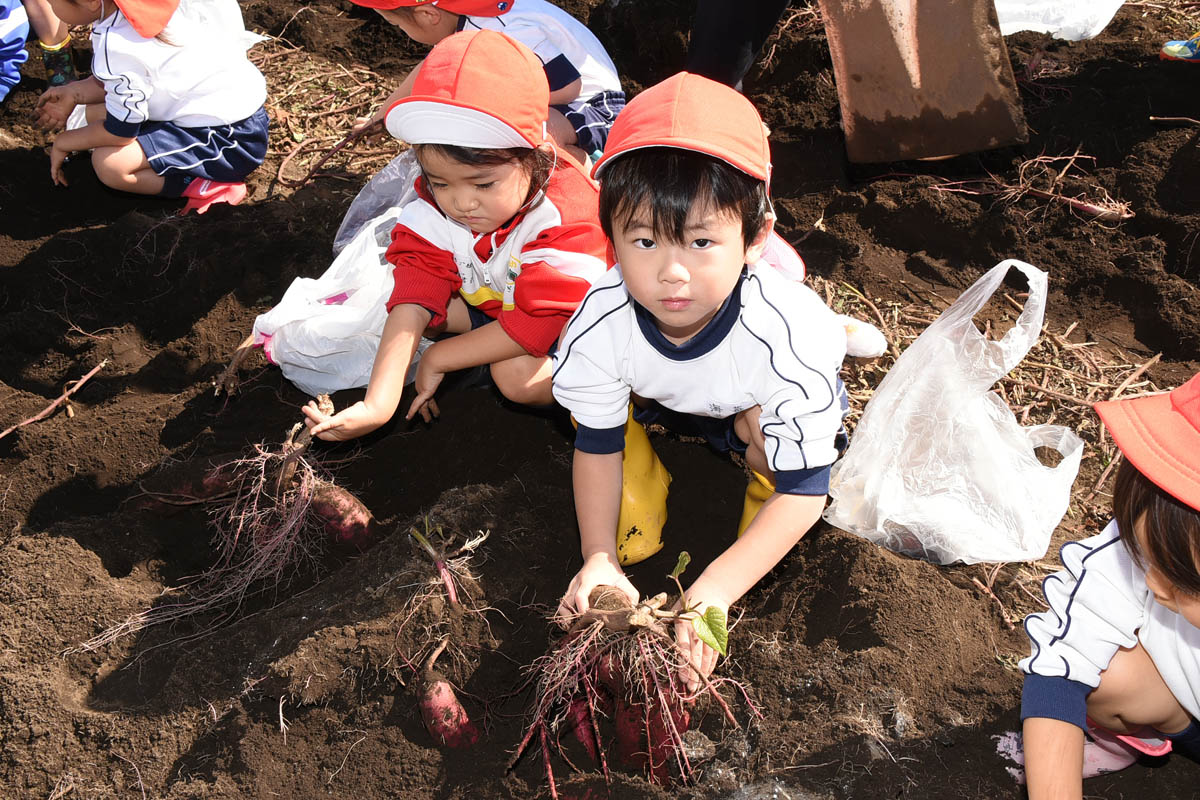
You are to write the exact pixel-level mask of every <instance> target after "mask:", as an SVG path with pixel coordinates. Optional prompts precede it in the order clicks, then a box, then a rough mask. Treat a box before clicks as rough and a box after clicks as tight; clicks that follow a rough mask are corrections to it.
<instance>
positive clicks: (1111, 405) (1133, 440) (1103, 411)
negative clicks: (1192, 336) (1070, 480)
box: [1096, 374, 1200, 511]
mask: <svg viewBox="0 0 1200 800" xmlns="http://www.w3.org/2000/svg"><path fill="white" fill-rule="evenodd" d="M1096 413H1097V414H1099V415H1100V419H1102V420H1104V424H1105V425H1106V426H1108V432H1109V433H1111V434H1112V437H1113V441H1115V442H1116V443H1117V447H1120V448H1121V452H1122V453H1124V454H1125V458H1127V459H1129V463H1131V464H1133V465H1134V466H1135V467H1137V468H1138V471H1139V472H1141V473H1142V474H1143V475H1145V476H1146V477H1147V478H1149V479H1150V480H1151V481H1153V482H1154V484H1155V485H1156V486H1158V487H1159V488H1160V489H1162V490H1163V491H1164V492H1166V493H1167V494H1169V495H1171V496H1172V497H1174V498H1175V499H1176V500H1178V501H1179V502H1181V503H1184V504H1185V505H1188V506H1191V507H1192V508H1194V509H1196V510H1197V511H1200V374H1198V375H1196V376H1194V377H1193V378H1192V379H1191V380H1190V381H1188V382H1187V383H1185V384H1183V385H1182V386H1180V387H1179V388H1178V389H1175V390H1174V391H1171V392H1166V393H1164V394H1154V395H1149V396H1147V397H1134V398H1131V399H1129V400H1111V401H1108V402H1105V403H1097V404H1096Z"/></svg>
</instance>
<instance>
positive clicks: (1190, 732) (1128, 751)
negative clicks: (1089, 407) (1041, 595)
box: [1021, 375, 1200, 800]
mask: <svg viewBox="0 0 1200 800" xmlns="http://www.w3.org/2000/svg"><path fill="white" fill-rule="evenodd" d="M1096 411H1097V412H1098V413H1099V414H1100V417H1101V419H1103V421H1104V423H1105V425H1106V426H1107V427H1108V431H1109V433H1111V434H1112V437H1113V440H1114V441H1115V442H1116V443H1117V446H1118V447H1120V448H1121V452H1122V453H1123V454H1124V456H1125V461H1124V463H1122V464H1121V466H1120V469H1119V471H1118V472H1117V478H1116V485H1115V488H1114V490H1113V516H1114V519H1113V521H1112V522H1110V523H1109V525H1108V527H1107V528H1105V529H1104V531H1103V532H1102V533H1100V534H1099V535H1097V536H1093V537H1091V538H1090V539H1084V540H1082V541H1078V542H1069V543H1067V544H1066V545H1065V546H1064V547H1063V548H1062V554H1061V557H1062V561H1063V565H1064V566H1065V567H1066V569H1065V570H1063V571H1062V572H1058V573H1056V574H1054V575H1051V576H1050V577H1049V578H1047V579H1046V581H1045V583H1044V585H1043V590H1044V592H1045V594H1046V600H1047V602H1048V603H1049V605H1050V610H1049V611H1044V612H1042V613H1039V614H1032V615H1030V616H1029V617H1028V618H1027V619H1026V620H1025V630H1026V632H1027V633H1028V634H1029V638H1030V641H1031V643H1032V655H1031V656H1030V657H1029V658H1027V659H1025V660H1024V661H1022V662H1021V668H1022V670H1024V672H1025V687H1024V692H1023V694H1022V698H1021V717H1022V719H1023V720H1024V737H1023V738H1024V751H1025V753H1024V756H1025V774H1026V782H1027V784H1028V787H1029V797H1030V798H1031V800H1039V798H1070V797H1075V798H1078V797H1081V795H1082V778H1081V776H1083V777H1088V776H1092V775H1097V774H1101V773H1104V772H1112V771H1114V770H1117V769H1122V768H1124V767H1126V766H1129V765H1130V764H1132V763H1133V762H1134V761H1136V760H1137V758H1138V757H1139V756H1140V755H1141V754H1143V753H1145V754H1149V755H1163V754H1165V753H1167V752H1170V751H1175V752H1178V753H1181V754H1182V755H1185V756H1187V757H1188V758H1191V759H1193V760H1200V724H1198V723H1197V722H1196V719H1197V717H1198V716H1200V375H1197V376H1196V377H1194V378H1192V379H1191V380H1190V381H1188V382H1187V383H1185V384H1184V385H1183V386H1180V387H1179V388H1178V389H1176V390H1174V391H1173V392H1170V393H1166V394H1159V395H1151V396H1147V397H1137V398H1132V399H1129V400H1116V401H1112V402H1106V403H1099V404H1097V406H1096ZM1085 734H1086V737H1087V738H1086V739H1085Z"/></svg>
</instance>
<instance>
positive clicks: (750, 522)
mask: <svg viewBox="0 0 1200 800" xmlns="http://www.w3.org/2000/svg"><path fill="white" fill-rule="evenodd" d="M770 170H771V162H770V151H769V146H768V143H767V134H766V130H765V128H764V126H763V123H762V120H761V119H760V118H759V115H758V113H757V111H755V109H754V106H753V105H751V104H750V101H749V100H747V99H746V98H745V97H743V96H742V95H740V94H738V93H737V92H736V91H734V90H733V89H731V88H729V87H728V86H725V85H723V84H719V83H716V82H714V81H711V80H709V79H707V78H702V77H700V76H697V75H691V74H688V73H680V74H678V75H676V76H674V77H672V78H669V79H668V80H666V81H664V82H662V83H660V84H658V85H657V86H654V87H652V88H650V89H647V90H646V91H644V92H643V93H642V94H640V95H638V96H637V97H636V98H635V99H634V100H633V101H632V102H630V104H629V105H628V106H626V108H625V111H623V112H622V114H621V116H620V117H618V119H617V122H616V124H615V125H614V126H613V130H612V134H611V135H610V137H609V144H608V148H607V150H606V151H605V155H604V157H603V158H602V159H601V160H600V161H599V163H597V165H596V171H595V172H596V177H597V178H598V179H599V180H600V182H601V183H600V185H601V188H600V220H601V224H602V225H603V226H604V230H605V233H606V234H607V235H608V236H609V238H610V239H611V241H612V246H613V248H614V250H615V251H616V256H617V262H618V263H617V265H616V266H614V267H613V268H612V269H611V270H610V271H609V272H608V273H607V274H606V275H605V276H604V277H603V278H602V279H601V280H600V281H598V282H597V283H596V285H595V286H593V287H592V289H591V290H590V291H589V292H588V294H587V296H586V297H585V298H584V299H583V302H582V303H580V306H579V309H578V311H576V313H575V315H574V316H573V317H572V319H571V321H570V323H569V324H568V325H567V329H566V331H565V333H564V336H563V341H562V344H561V345H560V347H559V349H558V352H557V353H556V355H555V372H554V396H555V398H556V399H557V400H558V401H559V402H560V403H561V404H562V405H564V406H566V407H567V408H568V409H569V410H570V411H571V412H572V414H573V415H574V418H575V420H576V421H577V423H578V426H579V429H578V433H577V435H576V439H575V460H574V485H575V505H576V514H577V516H578V520H579V536H580V549H581V551H582V555H583V567H582V568H581V569H580V570H579V572H578V574H576V575H575V577H574V578H573V579H572V581H571V584H570V586H569V587H568V589H567V592H566V595H565V596H564V597H563V600H562V605H561V607H560V610H559V612H560V615H561V616H563V617H564V618H566V617H569V616H570V615H571V614H572V613H573V612H577V611H578V612H582V611H584V610H586V609H587V607H588V596H589V594H590V593H591V591H592V589H593V588H594V587H596V586H598V585H601V584H611V585H614V586H618V587H620V588H621V589H623V590H624V591H625V592H626V593H627V594H628V595H629V597H630V599H631V600H632V601H634V602H636V600H637V597H638V594H637V591H636V590H635V589H634V587H633V585H632V584H631V583H630V581H629V579H628V578H627V577H626V576H625V574H624V572H623V571H622V569H621V566H622V565H628V564H634V563H637V562H639V561H641V560H643V559H645V558H648V557H650V556H651V555H653V554H654V553H656V552H657V551H658V550H659V549H660V548H661V547H662V541H661V536H660V533H661V529H662V525H663V522H664V521H665V519H666V509H665V501H666V494H667V484H668V482H669V481H670V476H669V475H668V474H667V473H666V470H665V469H663V467H662V464H661V463H660V462H659V461H658V459H657V457H656V456H655V454H654V452H653V450H652V449H651V446H650V442H649V440H648V439H647V437H646V433H645V430H644V429H643V428H642V423H643V422H657V423H659V424H662V425H664V426H666V427H667V428H670V429H672V430H675V431H677V432H680V433H684V434H689V435H699V436H703V437H705V438H706V439H707V440H708V442H709V443H710V444H711V445H712V446H714V447H715V448H716V449H718V450H720V451H723V452H724V451H730V450H732V451H734V452H739V453H743V454H744V455H745V458H746V461H747V462H748V464H749V465H750V467H751V468H752V469H753V470H754V476H753V479H752V480H751V482H750V485H749V488H748V489H747V490H746V499H745V505H744V510H743V516H742V524H741V530H740V536H739V538H737V539H736V541H734V542H733V544H731V545H730V546H729V548H728V549H726V550H725V552H724V553H722V554H721V555H720V556H719V557H717V559H716V560H714V561H713V562H712V563H711V564H709V565H708V567H707V568H705V570H704V571H703V572H702V573H701V574H700V576H699V577H698V578H697V579H696V581H695V582H694V583H693V584H692V585H691V586H690V587H689V588H688V589H687V590H686V597H687V605H688V606H689V607H696V608H697V609H698V610H699V611H700V612H701V613H703V612H704V611H705V610H706V609H707V608H709V607H711V606H716V607H718V608H719V609H721V611H723V612H725V611H727V610H728V608H729V606H730V604H731V603H733V602H735V601H737V600H738V599H739V598H740V597H741V596H742V595H743V594H745V593H746V591H748V590H749V589H750V587H752V586H754V584H755V583H757V582H758V581H759V579H761V578H762V577H763V576H764V575H765V574H766V573H767V572H768V571H769V570H770V569H771V568H772V567H774V566H775V565H776V564H777V563H778V562H779V560H780V559H781V558H783V556H784V555H785V554H786V553H787V552H788V551H789V550H790V549H791V548H792V547H793V546H794V545H795V544H796V542H798V541H799V540H800V538H801V537H802V536H803V535H804V534H805V533H806V532H807V531H808V529H809V528H810V527H811V526H812V525H813V523H815V522H816V521H817V518H818V517H819V516H820V514H821V511H822V509H823V508H824V506H825V497H826V493H827V492H828V488H829V471H830V466H831V465H832V464H833V462H834V460H835V459H836V458H837V457H838V453H839V449H840V447H841V446H842V443H843V439H844V433H843V428H842V415H843V413H844V410H845V409H846V407H847V398H846V392H845V388H844V387H843V385H842V382H841V380H840V379H839V377H838V371H839V369H840V367H841V365H842V361H843V358H844V357H845V355H846V331H845V329H844V327H843V324H842V321H841V320H839V319H838V318H837V317H836V316H835V315H834V313H833V312H832V311H831V310H830V309H829V308H828V307H827V306H826V305H825V304H824V303H823V302H822V301H821V299H820V298H819V297H818V296H817V295H816V294H815V293H814V292H813V291H812V290H810V289H809V288H807V287H806V286H803V285H802V284H799V283H795V282H793V281H790V280H788V279H787V278H786V277H784V276H783V275H782V274H781V273H780V272H779V271H777V270H776V269H775V268H773V267H772V266H769V265H767V264H766V263H764V262H761V261H760V258H761V256H762V254H763V251H764V249H765V247H766V245H767V242H768V237H769V235H770V234H771V231H772V228H773V225H774V215H773V214H772V212H771V205H770V200H769V196H768V182H769V179H770ZM631 401H632V403H633V405H632V406H631V405H630V403H631ZM731 533H732V532H731ZM675 634H676V639H677V642H678V644H679V645H680V647H681V648H682V650H683V652H684V654H685V656H686V657H687V658H688V659H689V661H690V664H691V666H692V668H693V669H694V670H695V672H698V673H699V675H703V676H707V675H708V674H709V673H711V672H712V669H713V667H714V666H715V664H716V659H717V652H716V651H715V650H713V649H712V648H710V647H709V646H708V645H707V644H705V643H704V642H702V641H701V640H700V639H699V638H698V637H697V635H696V634H695V633H694V632H693V630H692V627H691V625H690V624H689V623H687V622H681V623H678V624H677V625H676V629H675ZM699 675H696V674H694V673H692V672H691V671H689V672H688V674H687V675H686V676H682V677H684V679H685V681H686V682H687V683H688V684H689V687H690V688H692V689H694V688H695V687H696V686H697V684H698V681H699Z"/></svg>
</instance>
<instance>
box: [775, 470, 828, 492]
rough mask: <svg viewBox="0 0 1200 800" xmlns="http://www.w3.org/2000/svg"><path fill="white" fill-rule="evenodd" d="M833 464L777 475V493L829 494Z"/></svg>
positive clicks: (781, 472)
mask: <svg viewBox="0 0 1200 800" xmlns="http://www.w3.org/2000/svg"><path fill="white" fill-rule="evenodd" d="M832 469H833V465H832V464H826V465H825V466H823V467H812V468H811V469H788V470H781V471H779V472H776V473H775V491H777V492H779V493H780V494H807V495H814V496H815V495H822V494H829V473H830V471H831V470H832Z"/></svg>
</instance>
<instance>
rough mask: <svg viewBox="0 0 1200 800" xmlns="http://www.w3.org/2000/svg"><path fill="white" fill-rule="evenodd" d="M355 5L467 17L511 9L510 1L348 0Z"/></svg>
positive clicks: (490, 15)
mask: <svg viewBox="0 0 1200 800" xmlns="http://www.w3.org/2000/svg"><path fill="white" fill-rule="evenodd" d="M350 2H352V3H354V4H355V5H360V6H366V7H367V8H382V9H384V10H385V11H387V10H391V9H393V8H402V7H404V6H437V7H438V8H440V9H441V10H442V11H449V12H450V13H451V14H466V15H467V16H468V17H498V16H500V15H501V14H504V13H506V12H507V11H508V10H509V9H510V8H512V7H513V4H512V0H350Z"/></svg>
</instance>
